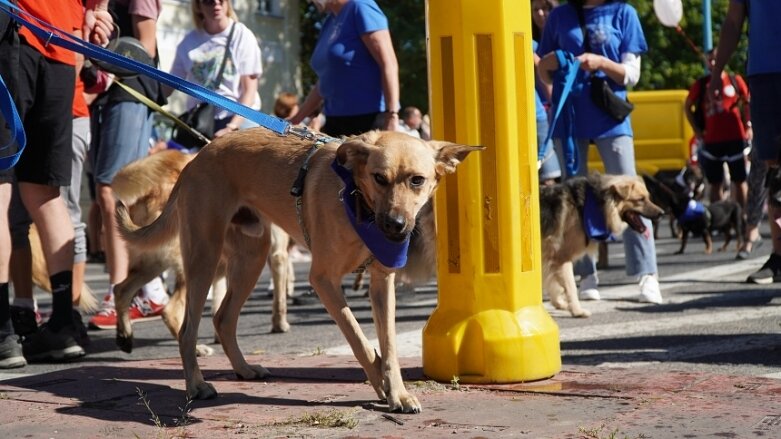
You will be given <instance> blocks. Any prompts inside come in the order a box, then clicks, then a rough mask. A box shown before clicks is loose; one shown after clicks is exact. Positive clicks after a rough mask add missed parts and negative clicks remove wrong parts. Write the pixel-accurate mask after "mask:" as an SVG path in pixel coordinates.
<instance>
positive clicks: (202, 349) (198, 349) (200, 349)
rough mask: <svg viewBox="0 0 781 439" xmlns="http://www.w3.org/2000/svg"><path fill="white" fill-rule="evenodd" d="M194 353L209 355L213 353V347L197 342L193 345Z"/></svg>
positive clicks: (203, 355) (199, 355) (198, 355)
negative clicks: (197, 343)
mask: <svg viewBox="0 0 781 439" xmlns="http://www.w3.org/2000/svg"><path fill="white" fill-rule="evenodd" d="M195 355H196V356H197V357H211V356H212V355H214V349H212V348H210V347H209V346H206V345H205V344H199V345H196V346H195Z"/></svg>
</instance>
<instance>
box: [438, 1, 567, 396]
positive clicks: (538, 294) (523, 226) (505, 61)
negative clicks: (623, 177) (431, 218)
mask: <svg viewBox="0 0 781 439" xmlns="http://www.w3.org/2000/svg"><path fill="white" fill-rule="evenodd" d="M426 17H427V36H428V44H429V47H428V50H429V82H430V88H429V89H430V93H431V99H430V101H431V116H432V117H431V119H432V122H433V127H432V129H433V132H434V137H435V138H438V139H445V140H450V141H456V142H460V143H466V144H470V145H482V146H486V147H487V149H486V150H485V151H483V152H481V153H480V154H477V155H474V156H472V157H470V158H469V160H467V161H465V162H464V163H463V164H461V167H460V168H459V171H458V173H456V174H453V175H452V176H448V177H447V179H446V180H445V181H443V182H442V187H441V188H440V189H439V190H438V195H437V197H436V218H437V229H438V248H437V251H438V255H439V262H438V270H437V271H438V276H439V278H438V283H439V304H438V306H437V308H436V309H435V310H434V313H433V314H432V315H431V317H430V318H429V320H428V322H427V323H426V326H425V327H424V329H423V372H424V373H425V374H426V375H427V376H429V377H431V378H434V379H436V380H439V381H450V380H452V379H453V377H457V378H458V379H459V381H460V382H462V383H504V382H518V381H528V380H537V379H543V378H548V377H551V376H553V375H554V374H556V373H557V372H558V371H559V370H561V354H560V350H559V330H558V327H557V326H556V323H555V322H554V321H553V319H552V318H551V317H550V315H549V314H548V313H547V312H546V311H545V308H544V307H543V305H542V268H541V262H540V226H539V197H538V186H537V185H538V181H537V147H536V145H537V141H536V122H535V107H534V95H533V93H534V89H533V78H534V72H533V66H534V64H533V58H532V37H531V16H530V6H529V2H528V1H521V0H427V2H426Z"/></svg>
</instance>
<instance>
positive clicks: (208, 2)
mask: <svg viewBox="0 0 781 439" xmlns="http://www.w3.org/2000/svg"><path fill="white" fill-rule="evenodd" d="M200 2H201V4H202V5H204V6H214V5H216V4H217V3H219V4H222V3H223V0H200Z"/></svg>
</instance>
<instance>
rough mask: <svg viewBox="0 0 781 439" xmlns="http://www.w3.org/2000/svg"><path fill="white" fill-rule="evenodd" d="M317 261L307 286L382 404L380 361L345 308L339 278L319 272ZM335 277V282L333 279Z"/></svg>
mask: <svg viewBox="0 0 781 439" xmlns="http://www.w3.org/2000/svg"><path fill="white" fill-rule="evenodd" d="M316 264H317V260H315V259H314V258H313V265H312V268H311V269H310V271H309V282H310V283H311V284H312V287H314V289H315V292H316V293H317V296H318V297H320V301H321V302H323V305H324V306H325V309H326V311H328V315H330V316H331V318H332V319H334V322H336V325H337V326H338V327H339V330H340V331H342V334H344V338H345V339H346V340H347V344H349V345H350V349H352V351H353V354H354V355H355V359H356V360H358V363H359V364H360V365H361V367H363V370H364V372H366V377H367V378H368V379H369V383H371V385H372V387H373V388H374V391H375V392H377V396H378V397H379V398H380V399H382V400H384V399H385V390H384V389H383V385H382V366H381V362H382V360H381V358H380V356H379V355H377V352H375V350H374V348H373V347H372V345H371V343H369V340H367V339H366V336H365V335H364V334H363V331H361V327H360V325H359V324H358V321H357V320H356V319H355V316H354V315H353V313H352V311H350V308H349V307H348V306H347V301H346V300H345V298H344V293H343V292H342V288H341V286H342V284H341V276H338V277H336V276H335V275H334V274H329V273H327V272H323V271H321V270H320V269H319V268H318V265H316ZM334 277H335V280H334V279H332V278H334Z"/></svg>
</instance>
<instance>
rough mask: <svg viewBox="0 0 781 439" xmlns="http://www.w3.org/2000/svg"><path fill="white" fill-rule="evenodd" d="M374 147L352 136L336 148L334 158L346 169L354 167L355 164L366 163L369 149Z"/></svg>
mask: <svg viewBox="0 0 781 439" xmlns="http://www.w3.org/2000/svg"><path fill="white" fill-rule="evenodd" d="M374 148H376V146H374V145H370V144H368V143H366V142H364V141H363V140H362V139H360V138H354V139H351V140H349V141H347V142H344V143H342V144H341V145H340V146H339V148H338V149H337V150H336V160H338V162H339V164H341V165H342V166H344V167H345V168H347V169H355V168H356V165H361V164H364V163H366V160H367V158H368V157H369V154H370V153H371V150H372V149H374Z"/></svg>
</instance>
